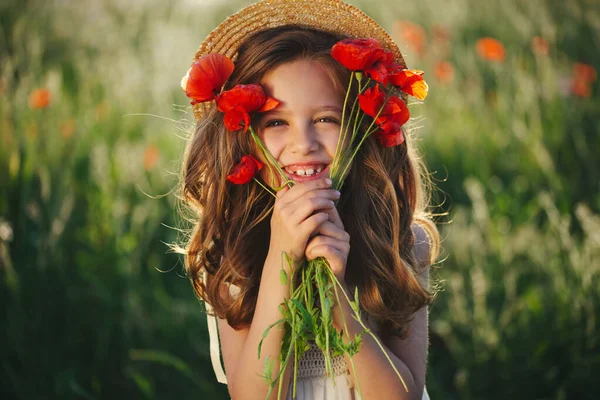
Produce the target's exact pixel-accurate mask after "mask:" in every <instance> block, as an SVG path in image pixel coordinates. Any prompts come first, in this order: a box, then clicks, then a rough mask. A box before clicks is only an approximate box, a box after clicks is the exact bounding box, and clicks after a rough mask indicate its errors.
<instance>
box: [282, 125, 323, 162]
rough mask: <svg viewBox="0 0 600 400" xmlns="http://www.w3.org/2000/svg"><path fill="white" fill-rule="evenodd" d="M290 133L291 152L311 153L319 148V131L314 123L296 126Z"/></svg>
mask: <svg viewBox="0 0 600 400" xmlns="http://www.w3.org/2000/svg"><path fill="white" fill-rule="evenodd" d="M293 131H294V132H293V134H292V135H290V136H289V137H290V142H289V147H290V152H291V153H294V154H309V153H311V152H313V151H317V150H319V141H318V137H317V132H316V131H315V128H314V125H313V124H312V123H306V124H303V125H302V126H296V127H295V129H294V130H293Z"/></svg>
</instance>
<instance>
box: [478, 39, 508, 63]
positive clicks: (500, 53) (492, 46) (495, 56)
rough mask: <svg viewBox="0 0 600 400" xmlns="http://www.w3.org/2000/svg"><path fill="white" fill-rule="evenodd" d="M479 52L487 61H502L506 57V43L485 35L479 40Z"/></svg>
mask: <svg viewBox="0 0 600 400" xmlns="http://www.w3.org/2000/svg"><path fill="white" fill-rule="evenodd" d="M476 47H477V53H479V56H480V57H481V58H483V59H484V60H487V61H497V62H502V61H504V60H505V59H506V50H505V49H504V45H503V44H502V42H501V41H499V40H498V39H494V38H491V37H484V38H481V39H479V40H478V41H477V44H476Z"/></svg>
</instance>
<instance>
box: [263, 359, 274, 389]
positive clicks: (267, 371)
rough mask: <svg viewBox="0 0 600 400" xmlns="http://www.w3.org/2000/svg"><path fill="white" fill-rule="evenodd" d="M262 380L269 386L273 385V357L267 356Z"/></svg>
mask: <svg viewBox="0 0 600 400" xmlns="http://www.w3.org/2000/svg"><path fill="white" fill-rule="evenodd" d="M262 378H263V380H264V381H265V383H266V384H267V385H271V384H272V383H273V361H271V356H267V357H266V358H265V365H264V367H263V373H262Z"/></svg>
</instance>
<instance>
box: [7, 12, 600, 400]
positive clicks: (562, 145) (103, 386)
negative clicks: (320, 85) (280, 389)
mask: <svg viewBox="0 0 600 400" xmlns="http://www.w3.org/2000/svg"><path fill="white" fill-rule="evenodd" d="M86 3H87V4H83V3H82V4H79V3H78V2H66V3H65V2H59V1H46V2H44V1H41V0H28V1H17V0H7V1H5V2H3V5H2V6H0V78H1V81H0V93H1V94H2V96H1V97H0V193H1V194H2V195H1V196H0V325H1V326H2V327H3V329H2V330H0V342H1V343H2V345H0V393H2V394H4V396H3V397H4V398H15V399H33V398H60V399H70V398H73V399H75V398H77V399H79V398H89V399H100V398H140V399H143V398H148V399H154V398H157V399H162V398H182V399H186V398H190V399H191V398H194V399H196V398H210V399H212V398H226V389H225V387H224V386H223V385H220V384H218V383H216V380H215V378H214V374H213V372H212V368H211V365H210V361H209V356H208V334H207V329H206V322H205V316H204V314H203V313H202V308H201V306H200V304H199V303H198V301H197V300H196V299H195V298H194V295H193V292H192V290H191V287H190V285H189V282H188V280H187V279H186V278H185V277H184V276H183V275H184V273H183V268H182V265H181V259H180V258H179V257H178V256H176V255H174V254H170V253H168V247H167V246H166V245H165V243H174V242H177V241H180V240H181V239H182V234H181V233H180V232H179V231H178V230H176V229H173V227H183V226H184V224H183V222H182V221H181V220H180V217H178V215H177V205H176V199H175V196H174V194H173V190H174V188H175V186H176V183H177V172H178V170H179V164H180V161H181V153H182V149H183V146H184V142H185V141H184V139H183V138H184V137H185V136H186V135H187V132H188V129H189V126H190V124H191V123H192V121H193V118H192V116H191V115H190V114H189V108H188V107H187V104H188V102H187V100H186V99H185V97H184V95H183V93H182V92H181V90H180V88H179V80H180V78H181V76H182V75H183V74H184V73H185V71H186V70H187V68H188V66H189V62H190V60H191V57H192V55H193V53H194V51H195V49H196V48H197V46H198V45H199V43H200V42H201V40H202V38H203V37H204V36H205V35H206V34H207V33H208V31H209V30H210V29H211V28H212V27H214V26H216V24H217V23H218V22H219V21H221V20H222V19H223V18H224V17H225V16H227V15H228V14H230V13H231V12H232V11H235V10H237V9H239V7H240V6H241V5H244V4H247V3H248V2H246V1H237V2H226V3H224V4H220V3H219V5H217V6H214V5H213V6H207V5H202V2H190V1H185V2H184V1H179V2H177V1H167V2H164V1H157V0H145V1H138V2H118V1H114V0H112V1H111V0H104V1H100V2H86ZM128 3H131V4H129V5H128V6H125V5H124V4H128ZM355 3H358V2H355ZM360 4H361V7H362V8H363V9H364V10H365V11H366V12H367V13H369V14H370V15H372V16H373V17H375V18H376V19H377V20H378V21H380V22H381V23H382V25H384V26H385V27H386V28H389V29H390V31H391V32H392V33H393V34H394V36H395V38H396V39H397V41H398V43H399V44H400V46H401V48H402V50H403V52H404V53H405V55H406V59H407V62H408V65H409V66H410V67H414V68H420V69H423V70H424V71H425V73H426V75H425V76H426V79H427V81H428V83H429V84H430V95H429V97H428V98H427V99H426V101H425V102H424V103H423V104H422V105H419V104H413V105H412V106H411V111H412V112H413V115H415V116H421V117H422V118H421V119H420V120H419V124H420V125H421V128H420V129H419V130H418V140H419V146H420V147H421V149H422V151H423V153H424V157H425V161H426V162H427V164H428V166H429V167H430V169H431V171H432V172H433V174H432V179H433V180H434V181H435V182H436V184H437V186H438V188H439V190H438V191H437V192H436V195H435V197H434V202H435V203H436V204H438V205H439V207H438V208H437V211H438V212H448V213H449V214H448V216H446V217H442V218H440V220H439V223H440V228H441V233H442V237H443V242H442V246H443V253H442V257H443V261H441V262H440V263H439V266H440V268H439V269H435V270H434V272H433V274H432V275H433V277H435V278H436V279H437V280H438V282H439V283H440V285H441V287H442V291H440V293H439V294H438V297H437V299H436V300H435V302H434V304H433V306H432V307H431V314H430V334H431V349H430V361H429V370H428V382H427V386H428V389H429V392H430V394H431V396H432V398H434V399H440V398H442V399H505V398H508V397H510V398H513V399H521V398H522V399H532V398H536V399H574V398H577V399H592V398H597V397H598V395H599V394H600V387H599V384H598V381H597V379H596V376H595V374H597V371H598V370H600V345H599V342H600V338H599V334H598V332H599V331H600V322H599V321H600V311H599V309H598V308H599V307H600V290H599V289H598V288H599V287H600V262H599V261H598V260H599V259H600V236H599V232H600V196H599V195H598V193H600V190H599V189H600V188H599V187H598V185H599V183H598V182H600V165H599V164H600V163H599V162H598V157H597V154H596V153H597V149H600V135H599V133H600V132H599V121H598V117H597V116H598V115H599V111H600V102H599V99H598V82H597V81H595V82H591V83H590V96H589V97H578V96H575V95H574V94H573V93H572V92H571V91H570V88H571V82H572V78H573V68H574V64H575V63H576V62H583V63H586V64H590V65H595V66H596V67H598V66H599V65H600V56H598V54H600V52H599V49H600V31H599V30H598V27H597V22H596V21H597V20H598V10H597V7H596V8H594V7H593V2H592V1H583V0H567V1H565V2H553V1H550V0H534V1H528V2H520V1H515V0H512V1H493V2H486V3H485V4H484V3H482V2H480V1H475V0H449V1H442V0H424V1H420V2H374V1H363V2H360ZM398 20H408V21H412V22H415V23H418V24H420V26H422V27H423V29H424V33H425V39H426V43H427V44H426V46H425V50H424V51H423V52H422V53H418V52H416V51H414V49H413V48H412V47H411V46H410V44H409V43H408V42H406V40H404V38H403V37H402V35H401V34H400V31H399V30H396V29H394V26H395V25H394V23H395V21H398ZM438 26H443V27H445V29H446V30H447V31H448V32H449V33H450V38H449V40H448V41H445V40H443V39H440V36H439V35H437V36H436V35H435V34H434V32H440V29H439V27H438ZM436 27H437V28H436ZM485 36H491V37H494V38H496V39H498V40H500V41H501V42H502V43H503V44H504V46H505V48H506V54H507V55H506V59H505V60H504V62H501V63H494V62H490V61H485V60H482V59H481V58H480V57H479V56H478V55H477V52H476V50H475V46H476V42H477V40H478V39H479V38H481V37H485ZM534 36H542V37H544V38H545V39H546V40H547V42H548V44H549V52H548V55H547V56H544V55H536V54H534V52H533V51H532V48H531V40H532V38H533V37H534ZM436 37H437V39H436ZM441 60H446V61H448V62H450V63H451V64H452V65H453V67H454V79H453V80H452V81H451V82H449V83H445V84H443V83H441V82H439V81H437V80H436V78H435V66H436V64H437V63H438V62H439V61H441ZM37 88H46V89H48V90H49V91H50V93H51V99H50V105H49V107H47V108H43V109H32V108H31V107H30V105H29V96H30V93H31V92H32V91H33V90H34V89H37ZM186 111H187V112H186ZM140 114H145V115H140ZM148 114H151V115H154V116H151V115H148ZM171 120H174V121H177V122H174V121H171ZM145 157H146V160H145Z"/></svg>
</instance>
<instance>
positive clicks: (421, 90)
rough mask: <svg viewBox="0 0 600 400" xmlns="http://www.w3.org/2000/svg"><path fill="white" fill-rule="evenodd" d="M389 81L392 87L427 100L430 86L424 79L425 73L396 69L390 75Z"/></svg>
mask: <svg viewBox="0 0 600 400" xmlns="http://www.w3.org/2000/svg"><path fill="white" fill-rule="evenodd" d="M388 79H389V81H390V82H391V84H392V85H394V86H396V87H397V88H398V89H400V90H402V91H403V92H405V93H408V94H410V95H411V96H413V97H415V98H417V99H419V100H425V97H427V92H428V91H429V86H427V82H425V80H424V79H423V71H419V70H416V69H401V67H400V68H396V69H394V70H393V71H392V72H391V73H390V74H389V75H388Z"/></svg>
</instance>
